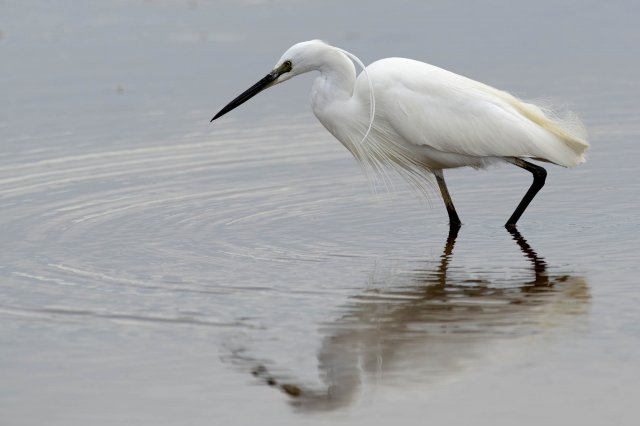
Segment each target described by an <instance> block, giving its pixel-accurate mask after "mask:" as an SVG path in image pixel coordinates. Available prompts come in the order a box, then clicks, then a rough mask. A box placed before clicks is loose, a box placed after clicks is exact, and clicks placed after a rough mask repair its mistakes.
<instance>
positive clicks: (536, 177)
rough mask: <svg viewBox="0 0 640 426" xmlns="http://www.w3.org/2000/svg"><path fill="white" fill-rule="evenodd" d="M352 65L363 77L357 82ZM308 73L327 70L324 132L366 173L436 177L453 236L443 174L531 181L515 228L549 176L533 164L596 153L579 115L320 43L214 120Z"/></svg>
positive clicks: (567, 162)
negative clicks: (367, 61)
mask: <svg viewBox="0 0 640 426" xmlns="http://www.w3.org/2000/svg"><path fill="white" fill-rule="evenodd" d="M353 61H355V62H356V63H357V64H358V65H359V66H361V67H362V69H363V72H362V73H361V74H360V75H359V76H357V77H356V68H355V65H354V62H353ZM309 71H319V72H320V75H319V76H318V77H317V78H316V79H315V81H314V83H313V87H312V89H311V107H312V109H313V112H314V114H315V116H316V117H317V118H318V120H320V122H321V123H322V124H323V125H324V127H325V128H326V129H327V130H328V131H329V132H331V133H332V134H333V136H335V137H336V138H337V139H338V140H339V141H340V142H341V143H342V144H343V145H344V146H345V147H346V148H347V149H348V150H349V151H350V152H351V153H352V154H353V156H354V157H355V158H356V160H357V161H358V163H359V164H360V165H361V166H362V168H363V170H365V172H367V173H368V172H369V171H373V172H376V173H379V172H384V170H388V169H391V170H394V171H396V172H398V173H399V174H400V175H402V176H403V177H404V178H406V179H408V180H409V181H410V182H412V183H414V184H417V185H418V186H422V184H423V183H429V184H430V183H432V182H433V178H434V177H435V181H436V183H437V184H438V187H439V189H440V193H441V194H442V198H443V200H444V203H445V206H446V208H447V213H448V215H449V226H450V230H455V229H458V228H459V227H460V224H461V222H460V219H459V218H458V214H457V213H456V209H455V207H454V205H453V201H452V200H451V196H450V195H449V191H448V189H447V185H446V183H445V180H444V174H443V170H444V169H450V168H456V167H464V166H470V167H474V168H482V167H486V166H488V165H490V164H494V163H498V162H507V163H511V164H514V165H516V166H518V167H521V168H523V169H525V170H527V171H529V172H530V173H531V174H533V183H532V185H531V187H530V188H529V190H528V191H527V193H526V194H525V196H524V198H523V199H522V201H521V202H520V204H519V205H518V206H517V208H516V209H515V211H514V212H513V214H512V215H511V217H510V218H509V220H508V221H507V223H506V224H505V226H506V227H507V228H515V225H516V222H517V221H518V219H519V218H520V216H521V215H522V213H523V212H524V211H525V209H526V208H527V206H528V205H529V203H530V202H531V200H532V199H533V197H534V196H535V195H536V194H537V193H538V191H539V190H540V189H541V188H542V186H543V185H544V182H545V178H546V175H547V172H546V170H545V169H544V168H542V167H540V166H538V165H535V164H532V163H530V162H529V161H527V160H526V159H533V160H539V161H544V162H549V163H553V164H557V165H560V166H564V167H573V166H576V165H578V164H580V163H583V162H584V161H585V157H584V156H585V152H586V150H587V149H588V148H589V144H588V142H587V141H586V133H585V130H584V127H583V126H582V124H581V122H580V120H579V119H578V118H577V117H576V116H575V115H572V114H571V113H567V114H565V115H564V116H560V115H558V114H556V113H554V112H553V111H551V110H550V109H548V108H541V107H538V106H536V105H533V104H530V103H525V102H523V101H521V100H519V99H517V98H516V97H514V96H512V95H511V94H509V93H507V92H504V91H501V90H498V89H495V88H493V87H491V86H488V85H486V84H483V83H480V82H477V81H474V80H471V79H469V78H466V77H463V76H461V75H458V74H454V73H452V72H450V71H446V70H444V69H442V68H438V67H436V66H433V65H429V64H426V63H424V62H419V61H415V60H411V59H403V58H387V59H382V60H379V61H376V62H374V63H372V64H371V65H369V66H368V67H366V68H365V67H364V65H363V64H362V62H361V61H360V60H359V59H358V58H357V57H356V56H354V55H352V54H351V53H349V52H347V51H345V50H342V49H340V48H337V47H334V46H331V45H329V44H327V43H324V42H322V41H320V40H312V41H307V42H303V43H298V44H295V45H294V46H292V47H291V48H289V49H288V50H287V51H286V52H285V53H284V55H283V56H282V57H281V58H280V60H279V61H278V62H277V63H276V65H275V67H274V68H273V69H272V70H271V72H269V74H267V75H266V76H265V77H263V78H262V79H261V80H260V81H258V82H257V83H256V84H254V85H253V86H251V87H250V88H249V89H247V90H246V91H245V92H243V93H242V94H241V95H240V96H238V97H237V98H235V99H234V100H233V101H231V102H230V103H229V104H228V105H227V106H225V107H224V108H222V110H220V112H218V113H217V114H216V115H215V116H214V117H213V118H212V119H211V121H213V120H215V119H217V118H219V117H221V116H223V115H224V114H226V113H228V112H229V111H231V110H232V109H234V108H236V107H238V106H239V105H241V104H243V103H244V102H246V101H248V100H249V99H251V98H252V97H253V96H255V95H256V94H258V93H260V92H261V91H262V90H264V89H266V88H269V87H271V86H274V85H276V84H278V83H282V82H283V81H286V80H288V79H290V78H292V77H294V76H296V75H298V74H303V73H306V72H309ZM383 176H384V175H383ZM422 187H423V188H424V186H422Z"/></svg>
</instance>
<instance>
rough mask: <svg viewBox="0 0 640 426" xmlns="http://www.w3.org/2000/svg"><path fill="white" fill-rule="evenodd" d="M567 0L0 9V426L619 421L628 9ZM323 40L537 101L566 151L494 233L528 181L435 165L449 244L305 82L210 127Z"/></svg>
mask: <svg viewBox="0 0 640 426" xmlns="http://www.w3.org/2000/svg"><path fill="white" fill-rule="evenodd" d="M587 3H588V2H586V3H585V2H561V3H559V4H558V3H557V2H542V3H539V4H535V5H531V4H529V3H522V4H519V3H516V4H514V5H511V4H510V7H508V8H507V7H504V5H503V4H502V3H500V2H488V3H484V6H483V7H480V6H478V5H476V4H475V3H473V2H463V3H460V4H457V5H450V4H449V3H448V2H429V3H426V2H410V1H406V2H396V3H393V5H391V4H390V3H387V2H366V3H365V2H354V3H353V4H350V5H349V6H343V5H342V4H339V3H335V4H334V3H332V2H329V3H328V6H327V5H324V4H323V5H315V4H313V3H311V2H286V1H285V2H273V3H271V2H266V3H262V2H199V1H198V2H181V1H158V2H137V1H121V2H109V3H103V2H88V3H86V4H85V5H82V6H80V5H78V4H77V2H70V1H69V2H58V4H57V5H55V6H54V5H53V4H49V3H48V2H39V1H37V2H33V4H31V5H27V4H25V3H23V2H17V1H5V2H2V3H0V17H1V18H0V31H1V33H0V34H1V36H0V54H2V55H3V57H5V58H7V60H6V61H4V62H3V67H0V81H2V82H3V103H2V106H0V143H1V144H2V145H1V149H0V209H1V210H2V215H1V216H0V235H1V238H0V245H1V252H0V282H1V283H2V284H1V285H0V376H1V377H2V384H1V385H0V420H1V422H0V423H2V424H8V425H36V424H43V423H46V424H50V425H72V424H153V425H161V424H167V425H173V424H198V425H199V424H239V425H245V424H255V423H259V422H260V423H267V424H322V423H326V422H327V421H331V422H339V423H343V424H365V423H366V424H381V425H382V424H389V423H390V422H391V421H394V422H398V421H400V422H402V423H413V422H416V421H422V422H429V421H430V422H434V423H437V424H460V425H463V424H505V425H506V424H513V423H515V422H518V423H520V424H539V423H541V422H544V423H547V424H567V423H568V424H578V423H582V424H586V425H591V424H593V425H601V424H624V425H626V424H634V421H635V418H636V417H637V414H638V413H637V408H636V404H635V400H636V399H637V396H638V394H639V391H640V387H639V386H638V383H640V371H639V368H638V365H639V364H638V362H637V361H636V359H637V357H638V353H639V352H640V327H639V326H638V323H639V321H638V320H640V314H638V309H637V304H638V301H640V293H639V292H638V289H637V284H638V283H637V266H636V263H637V256H638V248H639V247H638V243H637V241H638V238H639V237H640V232H639V229H638V225H639V223H640V221H639V215H638V213H637V211H638V197H637V195H638V188H639V185H638V183H637V182H638V179H637V170H636V169H637V168H636V164H635V159H636V158H638V157H639V155H640V148H638V144H637V143H636V141H637V140H638V137H639V136H640V119H639V118H638V117H640V110H639V109H638V107H637V102H636V100H637V99H638V96H639V95H640V81H639V80H638V79H637V70H638V57H637V55H631V54H630V52H632V51H633V49H634V48H635V47H636V45H637V39H638V32H637V29H635V27H636V25H635V22H633V18H632V17H633V16H637V13H635V12H638V10H637V9H638V8H637V6H636V5H635V3H633V2H617V3H608V4H607V5H603V4H600V3H592V4H589V5H588V6H589V7H587V6H586V5H587ZM343 7H344V10H343V11H342V12H341V13H338V11H339V9H340V8H343ZM461 11H464V12H465V13H461ZM634 13H635V15H634ZM328 20H331V22H333V25H332V28H331V29H328V28H327V25H326V22H327V21H328ZM385 20H386V21H385ZM540 22H547V26H546V30H545V31H540V28H539V25H540V24H539V23H540ZM516 30H517V31H516ZM507 35H508V36H507ZM318 37H319V38H324V39H327V40H328V41H331V42H333V43H335V44H338V45H340V46H342V47H345V48H347V49H349V50H350V51H353V52H354V53H356V54H358V55H359V56H361V57H362V59H363V60H364V61H365V62H370V61H372V60H374V59H376V58H379V57H384V56H392V55H401V56H409V57H414V58H418V59H423V60H426V61H428V62H431V63H434V64H437V65H440V66H444V67H447V68H450V69H453V70H455V71H458V72H460V73H463V74H466V75H469V76H471V77H474V78H477V79H480V80H483V81H486V82H488V83H491V84H493V85H496V86H498V87H501V88H505V89H509V90H512V91H514V92H515V93H517V94H519V95H522V96H525V97H529V98H539V97H547V96H549V95H551V96H552V97H553V98H555V99H559V100H561V101H562V102H563V103H567V104H568V105H569V106H570V107H571V108H572V109H574V110H575V111H576V112H578V113H579V114H580V115H581V117H582V118H583V120H584V121H585V122H586V123H587V126H588V128H589V131H590V135H591V142H592V145H593V148H592V150H591V151H590V155H589V158H588V162H587V163H586V164H585V165H583V166H581V167H579V168H577V169H574V170H566V169H561V168H559V167H553V166H549V167H548V171H549V177H548V179H547V186H546V187H545V188H544V189H543V191H542V192H541V193H540V194H539V196H538V197H537V198H536V199H535V201H534V202H533V203H532V205H531V206H530V208H529V209H528V210H527V212H526V213H525V215H524V216H523V218H522V219H521V225H520V228H519V230H520V232H519V233H516V234H510V233H508V232H507V231H506V230H504V228H502V224H503V223H504V221H505V220H506V219H507V218H508V217H509V215H510V213H511V211H512V210H513V208H514V207H515V205H516V204H517V202H518V201H519V199H520V198H521V196H522V194H523V193H524V192H525V190H526V188H527V186H528V185H529V182H530V176H528V174H526V173H525V172H523V171H521V170H518V169H516V168H513V167H500V168H495V169H490V170H487V171H483V172H476V171H472V170H455V171H452V172H450V173H449V174H448V175H447V179H448V182H449V185H450V190H451V192H452V196H453V197H454V200H455V202H456V206H457V209H458V212H459V214H460V216H461V218H462V220H463V222H464V226H463V228H462V229H461V231H460V233H459V234H458V235H457V237H455V238H454V236H449V235H447V217H446V213H445V210H444V208H443V207H442V205H441V202H440V201H439V199H438V198H434V199H433V200H431V202H425V201H424V200H420V199H419V198H417V197H416V196H415V195H414V194H413V193H412V192H411V190H410V189H408V188H406V187H405V186H403V185H402V183H398V184H397V186H396V187H395V190H394V191H393V192H385V191H378V192H372V191H371V187H370V185H369V184H368V182H367V181H366V179H365V178H364V177H363V176H362V174H361V172H360V170H359V169H358V167H357V165H356V164H355V162H354V160H352V159H351V158H350V157H349V154H348V153H347V152H346V151H345V150H344V148H342V147H341V146H340V145H339V143H337V142H336V141H334V140H333V139H332V137H331V136H330V135H329V134H328V133H327V132H326V131H325V130H324V129H322V128H321V127H320V125H319V124H318V123H316V122H315V121H314V119H313V117H312V116H311V113H310V111H309V110H308V106H307V100H306V98H307V97H308V90H309V86H310V82H311V77H308V76H303V77H300V78H298V79H296V80H295V81H291V82H290V83H288V84H287V85H283V86H279V87H277V88H274V89H272V90H271V91H269V92H265V93H264V94H261V95H260V96H259V97H257V98H256V99H254V100H252V102H250V103H248V104H246V105H244V106H243V107H242V108H240V109H238V110H237V111H234V112H233V114H232V115H230V116H229V117H228V118H227V117H225V119H224V120H220V122H219V123H218V124H217V125H210V124H209V123H208V120H209V119H210V117H211V116H212V115H213V114H214V113H215V112H216V111H217V109H218V108H219V107H221V106H222V105H224V104H225V103H226V102H227V101H228V100H230V99H231V98H233V97H234V96H235V95H236V94H238V93H239V92H240V91H241V90H243V89H245V88H246V87H248V86H249V85H250V84H252V83H253V82H254V81H255V80H257V79H258V78H260V77H261V76H262V75H263V74H264V73H265V72H267V71H268V70H269V68H270V67H271V66H272V65H273V63H275V61H276V60H277V58H279V57H280V55H281V53H282V52H283V51H284V50H285V49H286V48H287V47H288V46H289V45H290V44H292V43H293V42H296V41H301V40H305V39H310V38H318ZM533 40H535V42H534V41H533Z"/></svg>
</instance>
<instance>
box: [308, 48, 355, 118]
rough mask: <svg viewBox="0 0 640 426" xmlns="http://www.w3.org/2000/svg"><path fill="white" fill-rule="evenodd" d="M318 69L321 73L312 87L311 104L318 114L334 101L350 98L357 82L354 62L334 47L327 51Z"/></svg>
mask: <svg viewBox="0 0 640 426" xmlns="http://www.w3.org/2000/svg"><path fill="white" fill-rule="evenodd" d="M318 71H320V75H319V76H318V77H317V78H316V80H315V81H314V83H313V88H312V89H311V106H312V108H313V111H314V112H315V113H316V115H318V113H322V111H323V110H325V109H326V108H327V107H329V106H330V105H331V104H332V103H334V102H339V101H346V100H349V99H350V98H351V96H352V95H353V90H354V87H355V83H356V69H355V66H354V65H353V62H351V60H350V59H349V58H347V56H346V55H345V54H344V53H342V52H340V51H339V50H337V49H334V48H332V49H331V50H328V51H327V52H325V54H324V55H323V61H322V64H321V65H319V66H318Z"/></svg>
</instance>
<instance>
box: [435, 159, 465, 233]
mask: <svg viewBox="0 0 640 426" xmlns="http://www.w3.org/2000/svg"><path fill="white" fill-rule="evenodd" d="M433 174H434V175H435V176H436V181H437V182H438V186H439V187H440V193H441V194H442V199H443V200H444V205H445V206H446V207H447V213H448V214H449V233H451V232H452V231H453V230H454V228H455V230H456V232H457V230H458V228H460V225H461V224H462V223H461V222H460V218H459V217H458V213H456V208H455V207H454V206H453V200H451V195H449V190H448V189H447V184H446V183H445V182H444V174H443V173H442V170H436V171H435V172H433Z"/></svg>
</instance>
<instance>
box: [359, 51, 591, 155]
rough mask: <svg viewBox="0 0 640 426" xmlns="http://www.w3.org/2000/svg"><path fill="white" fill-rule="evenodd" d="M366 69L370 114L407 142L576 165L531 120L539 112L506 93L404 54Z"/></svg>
mask: <svg viewBox="0 0 640 426" xmlns="http://www.w3.org/2000/svg"><path fill="white" fill-rule="evenodd" d="M367 71H368V73H369V76H370V78H371V79H372V81H373V83H374V94H375V98H376V110H377V111H378V114H376V115H377V116H379V117H381V118H382V120H383V121H385V122H386V124H387V125H388V126H390V127H391V128H393V130H394V131H395V132H396V133H397V134H398V135H399V136H400V137H402V138H403V139H405V140H406V141H407V142H409V143H411V144H414V145H427V146H430V147H431V148H434V149H436V150H439V151H442V152H446V153H456V154H464V155H469V156H475V157H535V158H541V159H546V160H548V161H551V162H554V163H558V164H562V165H575V164H577V163H576V161H578V156H577V155H576V152H574V151H575V150H573V149H571V147H570V146H568V145H567V143H565V142H564V141H563V140H561V138H558V137H557V135H554V134H553V133H552V132H550V131H548V129H546V128H545V127H543V126H541V125H540V123H536V121H535V120H532V119H531V116H539V117H542V120H549V119H547V118H546V117H545V115H544V113H543V112H542V111H541V110H540V109H539V108H538V107H536V106H535V105H532V104H526V103H524V102H522V101H519V100H518V99H516V98H515V97H513V96H512V95H510V94H508V93H506V92H502V91H500V90H497V89H494V88H492V87H490V86H487V85H485V84H482V83H479V82H477V81H474V80H471V79H469V78H466V77H463V76H460V75H457V74H455V73H452V72H449V71H446V70H443V69H441V68H438V67H435V66H432V65H428V64H425V63H423V62H418V61H413V60H409V59H401V58H390V59H386V60H382V61H378V62H376V63H374V64H372V65H370V66H369V68H368V69H367ZM359 80H360V79H359ZM359 83H360V82H359ZM523 111H524V112H523ZM528 115H529V116H528ZM543 124H544V123H543ZM586 146H588V145H586ZM585 149H586V148H585ZM582 151H584V149H583V150H582ZM574 163H575V164H574Z"/></svg>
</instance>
